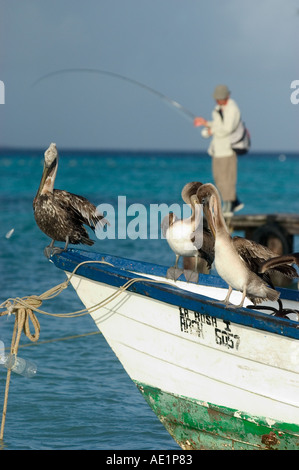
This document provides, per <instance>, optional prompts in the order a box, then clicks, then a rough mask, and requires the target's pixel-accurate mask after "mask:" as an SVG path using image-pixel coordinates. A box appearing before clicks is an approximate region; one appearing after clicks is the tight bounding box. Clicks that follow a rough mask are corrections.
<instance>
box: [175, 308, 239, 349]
mask: <svg viewBox="0 0 299 470" xmlns="http://www.w3.org/2000/svg"><path fill="white" fill-rule="evenodd" d="M179 312H180V328H181V331H182V332H184V333H187V334H190V335H194V336H197V337H199V338H202V339H205V337H206V336H210V334H211V333H212V337H213V338H214V341H215V343H216V344H218V345H219V346H224V347H225V348H227V349H238V348H239V345H240V336H239V335H237V334H234V332H233V328H232V326H231V322H230V321H228V320H220V319H219V318H216V317H213V316H211V315H206V314H204V313H200V312H195V311H193V310H189V309H187V308H184V307H179Z"/></svg>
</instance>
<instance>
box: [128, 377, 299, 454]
mask: <svg viewBox="0 0 299 470" xmlns="http://www.w3.org/2000/svg"><path fill="white" fill-rule="evenodd" d="M135 383H136V382H135ZM136 385H137V387H138V388H139V390H140V392H141V393H142V395H143V396H144V398H145V400H146V401H147V403H148V404H149V405H150V407H151V408H152V410H153V411H154V412H155V414H156V415H157V416H158V418H159V419H160V421H161V422H162V423H163V425H164V426H165V428H166V429H167V431H168V432H169V434H170V435H171V436H172V437H173V439H174V440H175V441H176V442H177V443H178V444H179V446H180V447H181V448H182V449H184V450H299V426H297V425H294V424H287V423H282V422H273V424H271V425H269V424H268V423H267V421H266V419H265V418H262V417H254V416H249V415H245V414H244V413H242V412H240V411H237V410H233V409H231V408H225V407H222V406H216V405H212V404H210V403H205V402H200V401H198V400H192V399H190V398H185V397H180V396H176V395H173V394H171V393H166V392H163V391H162V390H159V389H157V388H153V387H149V386H148V385H145V384H140V383H136ZM269 421H270V420H269Z"/></svg>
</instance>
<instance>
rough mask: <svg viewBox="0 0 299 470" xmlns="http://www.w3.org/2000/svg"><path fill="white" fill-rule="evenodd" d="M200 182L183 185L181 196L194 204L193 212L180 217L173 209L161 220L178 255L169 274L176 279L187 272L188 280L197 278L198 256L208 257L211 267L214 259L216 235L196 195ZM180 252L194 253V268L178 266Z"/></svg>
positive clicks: (163, 228) (187, 255)
mask: <svg viewBox="0 0 299 470" xmlns="http://www.w3.org/2000/svg"><path fill="white" fill-rule="evenodd" d="M200 185H201V183H199V182H191V183H187V184H186V185H185V186H184V188H183V189H182V193H181V195H182V199H183V201H184V202H185V203H186V204H188V205H189V206H190V207H191V216H190V217H187V218H185V219H179V218H177V217H176V215H175V214H173V213H170V214H168V215H166V216H165V217H164V219H163V221H162V224H161V226H162V233H163V236H164V237H165V238H166V240H167V242H168V244H169V246H170V248H171V249H172V250H173V251H174V253H175V255H176V261H175V265H174V266H172V267H170V268H169V269H168V271H167V277H168V278H171V279H174V280H176V279H178V278H179V277H180V275H181V274H183V273H184V274H185V277H186V278H188V280H191V281H193V282H197V280H198V272H197V266H198V260H199V258H201V259H204V260H206V262H207V264H208V267H209V268H211V265H212V263H213V260H214V239H213V237H212V234H211V232H210V230H209V229H207V228H206V227H204V226H203V221H202V215H201V209H200V206H199V204H198V201H197V196H196V192H197V190H198V188H199V186H200ZM181 256H183V257H195V267H194V271H190V270H183V269H179V268H178V262H179V258H180V257H181Z"/></svg>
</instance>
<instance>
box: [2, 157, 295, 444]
mask: <svg viewBox="0 0 299 470" xmlns="http://www.w3.org/2000/svg"><path fill="white" fill-rule="evenodd" d="M44 150H45V149H41V150H34V151H29V150H26V151H25V150H24V151H21V150H18V151H12V150H9V151H8V150H7V151H5V150H2V151H1V152H0V220H1V223H0V286H1V287H0V304H1V303H2V302H3V301H5V300H6V299H7V298H11V297H13V298H14V297H23V296H26V295H32V294H41V293H43V292H45V291H46V290H48V289H50V288H51V287H53V286H55V285H57V284H59V283H60V282H62V281H64V280H65V275H64V273H63V272H61V271H58V270H57V268H55V267H54V265H53V264H52V263H49V262H48V261H47V259H46V258H45V257H44V255H43V249H44V247H45V246H46V245H47V244H48V242H49V240H48V239H47V237H46V236H45V235H44V234H43V233H42V232H41V231H40V230H39V228H38V227H37V226H36V224H35V220H34V216H33V210H32V201H33V198H34V196H35V193H36V191H37V188H38V185H39V181H40V178H41V173H42V163H43V153H44ZM58 150H59V149H58ZM59 153H60V161H59V169H58V175H57V179H56V185H55V187H56V188H60V189H65V190H67V191H70V192H74V193H77V194H81V195H83V196H86V197H87V198H88V199H89V200H90V201H92V202H93V203H94V204H96V205H99V204H103V203H106V204H112V205H113V206H115V207H116V205H117V201H118V196H125V197H126V203H127V206H129V205H131V204H133V203H139V204H140V203H141V204H143V205H144V206H145V207H149V206H150V204H160V203H166V204H168V205H171V204H173V203H178V204H182V200H181V196H180V194H181V189H182V188H183V186H184V185H185V184H186V183H187V182H189V181H196V180H197V181H201V182H212V179H211V160H210V157H208V156H207V155H206V154H205V153H174V152H167V153H165V152H120V151H118V152H111V151H109V152H105V151H101V152H96V151H93V152H91V151H80V152H76V151H70V150H68V151H63V150H59ZM238 170H239V171H238V195H239V198H240V199H241V200H242V202H244V203H245V208H244V209H243V213H257V212H259V213H276V212H288V213H296V214H297V213H298V212H299V185H298V181H299V155H298V154H288V153H280V152H277V153H271V154H270V153H251V154H249V155H247V156H244V157H240V158H239V164H238ZM12 229H14V231H13V233H12V232H11V230H12ZM7 234H8V235H7ZM93 238H94V239H95V244H94V246H93V247H86V248H85V247H84V249H89V250H96V251H101V252H103V253H111V254H113V255H118V256H122V257H126V258H132V259H138V260H144V261H149V262H156V263H159V264H165V265H168V266H169V265H170V264H172V263H173V261H174V255H173V253H172V252H171V251H170V249H169V248H168V245H167V243H166V241H165V240H161V239H155V240H151V239H149V238H145V239H138V238H137V239H136V240H132V239H114V240H98V239H97V238H96V237H95V236H94V235H93ZM294 250H296V251H299V242H298V237H295V243H294ZM42 307H43V309H44V310H46V311H48V312H53V313H61V312H71V311H74V310H79V309H80V308H82V304H81V303H80V301H79V300H78V298H77V297H76V294H75V292H74V291H73V290H72V288H71V287H69V288H68V289H67V290H66V291H64V292H63V293H62V294H61V295H60V296H58V297H56V298H55V299H53V300H51V301H48V302H45V303H44V304H43V306H42ZM38 320H39V322H40V326H41V333H40V340H39V342H38V343H37V344H33V343H30V342H29V341H28V340H27V338H26V337H25V336H24V335H23V336H22V339H21V346H22V347H20V349H19V356H21V357H24V358H26V359H29V360H32V361H33V362H35V363H36V365H37V369H38V370H37V374H36V376H35V377H33V378H31V379H29V378H24V377H22V376H18V375H16V374H12V377H11V383H10V390H9V398H8V409H7V416H6V423H5V430H4V440H3V442H1V443H0V449H5V450H46V449H48V450H58V449H63V450H178V449H179V448H178V446H177V445H176V443H175V442H174V441H173V440H172V438H171V437H170V436H169V434H168V433H167V432H166V430H165V429H164V427H163V426H162V424H160V422H159V421H158V419H157V418H156V416H155V415H154V413H153V412H152V411H151V409H150V408H149V407H148V405H147V404H146V403H145V401H144V399H143V397H142V396H141V394H140V393H139V391H138V390H137V388H136V387H135V385H134V384H133V383H132V382H131V380H130V379H129V377H128V376H127V375H126V373H125V372H124V370H123V369H122V366H121V365H120V363H119V362H118V360H117V359H116V357H115V356H114V354H113V352H112V351H111V350H110V348H109V347H108V346H107V344H106V342H105V340H104V338H103V337H102V336H101V334H94V335H87V333H92V332H97V329H96V327H95V325H94V323H93V321H92V319H91V318H90V317H89V316H83V317H79V318H67V319H62V318H54V317H50V316H45V315H39V316H38ZM13 325H14V316H13V315H12V316H10V317H8V316H3V317H0V341H2V342H3V343H4V345H5V347H9V346H10V342H11V336H12V331H13ZM74 336H77V337H74ZM72 337H73V338H72ZM5 380H6V373H5V369H3V368H0V414H1V416H2V406H3V405H2V403H3V396H4V387H5Z"/></svg>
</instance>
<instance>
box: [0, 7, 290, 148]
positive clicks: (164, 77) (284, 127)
mask: <svg viewBox="0 0 299 470" xmlns="http://www.w3.org/2000/svg"><path fill="white" fill-rule="evenodd" d="M298 44H299V0H209V1H208V2H207V1H205V0H86V1H85V2H82V1H78V0H42V1H41V0H0V80H1V82H2V84H3V85H4V97H3V98H4V99H3V100H2V101H5V103H4V104H0V147H17V148H21V147H22V148H44V149H46V148H47V147H48V145H49V144H50V143H51V142H55V143H56V144H57V146H58V148H64V149H67V148H69V149H78V150H80V149H111V150H170V151H173V150H174V151H197V150H206V148H207V146H208V143H207V140H205V139H204V138H203V137H202V136H201V133H200V129H199V128H194V126H193V122H192V119H191V118H190V117H189V116H188V115H186V114H185V113H183V112H182V111H181V110H180V109H177V108H176V107H174V106H173V105H171V104H170V103H169V102H168V101H167V100H165V99H162V98H161V95H163V96H166V97H167V98H169V99H171V100H175V101H176V102H178V103H179V104H180V105H181V106H183V107H184V108H186V109H188V110H190V111H191V113H193V114H194V115H197V116H203V117H205V118H207V119H210V117H211V112H212V109H213V107H214V105H215V103H214V100H213V97H212V94H213V89H214V87H215V86H216V85H218V84H220V83H224V84H227V85H228V87H229V89H230V90H231V97H232V98H233V99H235V100H236V102H237V103H238V105H239V107H240V109H241V113H242V117H243V120H244V121H245V123H246V125H247V127H248V129H249V131H250V134H251V138H252V150H253V151H270V152H298V144H299V138H298V124H299V104H293V103H292V101H291V99H290V98H291V94H292V92H293V91H294V90H292V89H291V84H292V82H293V81H294V80H299V65H298V58H299V57H298V56H299V54H298ZM74 69H76V70H78V69H80V71H74ZM91 69H92V70H94V69H96V70H98V71H102V72H103V71H104V72H108V74H105V73H101V72H98V73H91V72H88V70H91ZM66 70H69V72H66ZM59 71H64V72H63V73H56V72H59ZM110 73H111V74H116V75H120V76H122V77H126V78H128V79H130V80H133V81H134V82H138V83H140V84H141V85H142V86H139V85H137V84H136V83H132V82H130V81H128V80H125V79H122V78H119V77H118V76H114V75H110ZM43 77H46V78H43ZM1 82H0V84H1ZM144 86H145V87H144ZM146 87H149V88H150V89H151V90H154V92H152V91H150V90H149V89H148V88H146ZM0 91H1V88H0ZM155 92H157V93H158V94H157V93H155ZM159 93H160V94H161V95H159ZM2 101H1V96H0V102H1V103H2Z"/></svg>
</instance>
